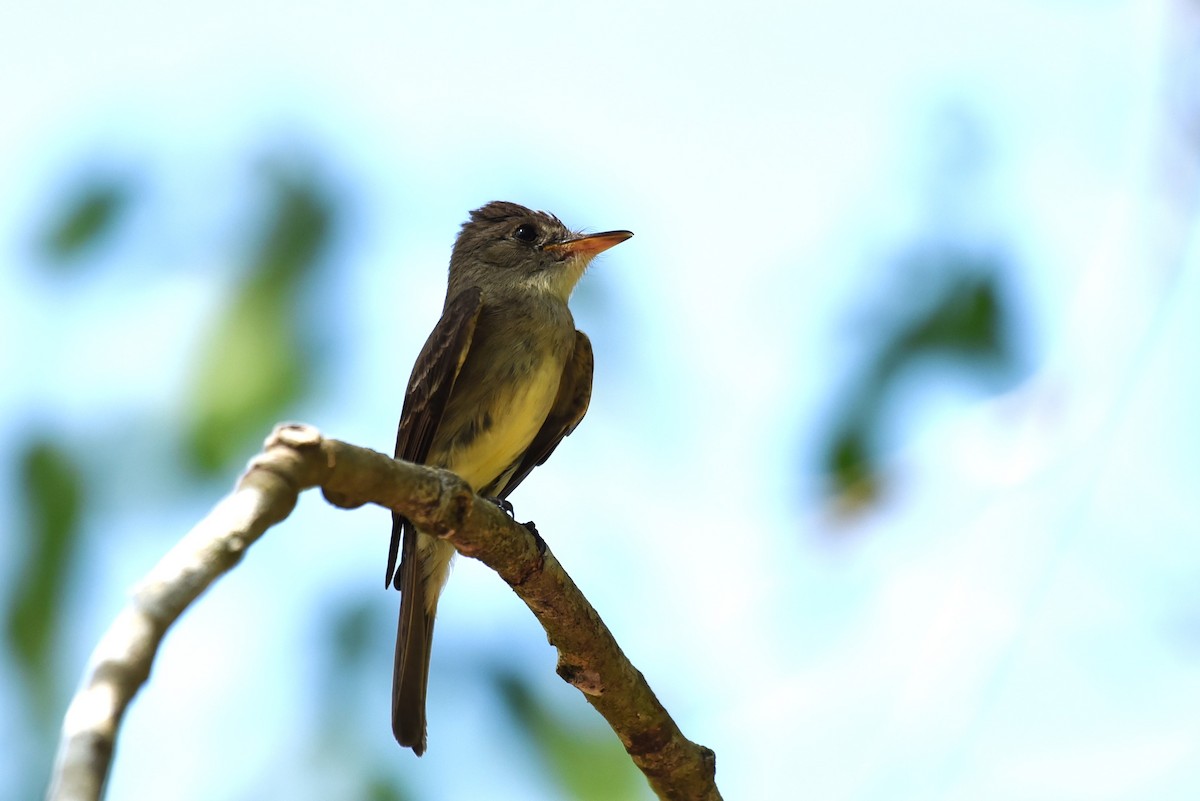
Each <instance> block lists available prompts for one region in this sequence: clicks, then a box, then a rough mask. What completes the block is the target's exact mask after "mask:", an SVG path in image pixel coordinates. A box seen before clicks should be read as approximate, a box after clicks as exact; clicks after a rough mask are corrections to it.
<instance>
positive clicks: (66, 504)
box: [6, 439, 83, 724]
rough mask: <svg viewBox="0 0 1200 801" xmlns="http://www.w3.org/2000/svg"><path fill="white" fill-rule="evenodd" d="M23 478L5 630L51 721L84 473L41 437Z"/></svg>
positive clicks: (28, 454)
mask: <svg viewBox="0 0 1200 801" xmlns="http://www.w3.org/2000/svg"><path fill="white" fill-rule="evenodd" d="M20 480H21V488H22V491H23V495H24V501H25V506H26V509H27V513H26V520H27V524H26V526H25V527H24V528H23V529H22V530H21V531H19V532H18V534H17V537H18V538H19V545H23V546H24V547H23V548H21V547H18V549H17V558H18V559H19V560H20V565H19V567H18V569H17V571H16V575H17V576H18V577H19V578H18V579H17V583H16V586H15V587H14V588H13V595H12V600H11V602H10V603H9V604H8V619H7V621H6V633H7V638H8V642H9V645H10V646H11V648H12V653H13V655H14V657H15V659H16V662H17V664H18V665H19V666H20V669H21V672H22V675H23V678H24V680H25V683H26V685H27V686H28V688H29V697H30V698H31V700H32V701H33V706H34V710H35V712H36V713H37V716H38V719H39V720H40V721H41V722H42V723H45V724H52V723H53V722H54V720H55V716H56V713H57V711H58V710H57V705H56V691H57V689H58V688H57V686H56V679H57V675H58V674H57V671H56V667H57V665H56V664H55V662H54V660H53V655H52V651H53V648H54V644H55V642H56V640H57V637H58V634H59V631H60V629H61V627H62V622H63V621H62V605H63V599H64V597H65V595H66V589H67V580H68V576H69V572H70V569H71V564H72V563H73V562H74V558H75V552H76V550H77V547H78V543H79V520H80V512H81V508H82V506H83V478H82V474H81V471H80V470H79V468H78V467H77V465H76V464H75V463H74V461H73V460H72V459H71V456H70V454H69V453H68V452H67V451H66V450H65V449H64V448H62V447H60V446H59V445H57V444H56V443H54V442H53V441H51V440H48V439H37V440H33V441H31V442H30V443H29V444H27V445H26V446H25V450H24V453H22V454H21V459H20Z"/></svg>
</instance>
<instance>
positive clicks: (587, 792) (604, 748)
mask: <svg viewBox="0 0 1200 801" xmlns="http://www.w3.org/2000/svg"><path fill="white" fill-rule="evenodd" d="M492 678H493V681H494V682H495V684H496V687H497V689H498V690H499V692H500V696H501V698H502V699H503V700H504V703H505V706H507V707H508V709H509V712H510V713H511V714H512V716H513V718H514V719H515V720H516V721H517V725H518V727H519V728H520V730H521V731H522V733H524V734H525V735H526V736H527V737H528V739H529V741H530V743H531V744H532V745H533V746H534V748H535V750H536V751H537V754H538V756H539V757H540V758H541V760H542V762H543V764H544V765H545V766H546V768H547V769H548V771H549V773H550V775H552V776H553V777H554V779H555V780H556V781H557V782H558V785H559V787H560V788H561V790H562V793H563V797H564V798H573V799H577V801H629V800H630V799H634V798H644V797H646V796H647V794H648V789H647V785H646V780H645V778H644V777H643V776H642V775H641V773H640V772H639V771H638V770H637V768H636V767H634V764H633V762H632V760H630V758H629V754H627V753H625V749H624V748H623V747H622V746H621V742H620V741H619V740H618V739H617V736H616V735H615V734H613V732H612V730H611V729H609V728H608V727H607V726H602V725H589V724H584V723H581V722H578V721H573V720H567V719H565V718H564V717H563V716H561V715H560V714H558V713H557V711H556V710H555V709H553V708H552V707H551V706H550V705H549V704H546V703H545V702H543V701H542V700H541V699H539V698H538V697H537V696H536V695H535V694H534V693H533V691H532V690H531V689H530V687H529V685H528V683H526V682H525V680H524V679H522V678H521V677H520V676H519V675H517V674H516V673H513V672H511V671H507V670H503V669H500V670H497V671H495V673H494V674H493V676H492Z"/></svg>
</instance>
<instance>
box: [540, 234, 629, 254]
mask: <svg viewBox="0 0 1200 801" xmlns="http://www.w3.org/2000/svg"><path fill="white" fill-rule="evenodd" d="M631 236H633V231H605V232H604V233H602V234H588V235H587V236H577V237H575V238H574V239H568V240H567V241H566V242H557V243H555V244H553V245H546V247H545V248H543V249H544V250H548V251H550V252H551V253H554V254H556V255H558V256H560V257H561V258H564V259H565V258H568V257H571V256H574V257H576V258H579V257H582V258H584V259H590V258H592V257H593V256H595V255H596V254H597V253H603V252H604V251H606V250H608V249H609V248H611V247H613V246H614V245H619V244H621V243H622V242H624V241H625V240H626V239H628V238H629V237H631Z"/></svg>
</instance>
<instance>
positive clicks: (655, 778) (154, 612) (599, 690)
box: [47, 425, 720, 801]
mask: <svg viewBox="0 0 1200 801" xmlns="http://www.w3.org/2000/svg"><path fill="white" fill-rule="evenodd" d="M318 486H319V487H321V488H322V490H323V492H324V494H325V497H326V499H328V500H329V501H330V502H331V503H333V504H335V505H337V506H341V507H343V508H348V509H350V508H356V507H358V506H362V505H363V504H366V503H375V504H379V505H380V506H385V507H387V508H389V509H392V510H394V511H396V512H399V513H400V514H403V515H404V516H405V517H408V518H409V519H410V520H412V521H413V522H414V523H416V524H417V525H418V526H419V527H420V528H421V530H422V531H425V532H427V533H430V534H435V535H438V536H441V537H444V538H445V539H446V540H447V541H449V542H450V543H452V544H453V545H454V547H455V548H457V549H458V550H459V551H460V552H461V553H463V554H464V555H466V556H470V557H472V558H475V559H478V560H480V561H481V562H483V563H484V564H486V565H487V566H488V567H490V568H492V569H493V570H495V571H496V572H497V573H499V574H500V577H501V578H503V579H504V581H505V582H507V583H508V585H509V586H510V587H512V588H513V591H514V592H515V593H516V594H517V595H518V596H520V598H521V600H523V601H524V602H525V603H526V605H528V606H529V608H530V610H532V611H533V613H534V615H535V616H536V617H537V619H538V620H539V621H540V622H541V624H542V626H543V627H544V628H545V629H546V634H547V636H548V637H549V639H550V643H551V644H552V645H554V646H555V647H556V648H557V649H558V667H557V672H558V675H559V676H561V677H562V678H563V679H564V680H566V681H567V682H569V683H571V684H573V685H574V686H575V687H576V688H578V689H579V691H580V692H582V693H583V694H584V697H585V698H587V700H588V703H590V704H591V705H592V706H593V707H595V708H596V710H597V711H598V712H599V713H600V714H601V715H603V716H604V719H605V720H607V721H608V723H609V725H610V726H612V729H613V731H614V732H616V734H617V736H618V737H619V738H620V739H621V742H622V744H624V746H625V750H626V751H628V752H629V755H630V757H632V759H633V761H634V764H636V765H637V766H638V768H639V769H640V770H641V771H642V772H643V773H644V774H645V775H646V779H647V780H648V781H649V782H650V786H651V788H652V789H653V790H654V792H655V793H656V794H657V795H658V797H659V798H662V799H699V800H708V801H714V800H715V799H719V798H720V793H719V792H718V790H717V787H716V784H715V771H716V758H715V756H714V754H713V752H712V751H710V750H709V749H707V748H705V747H704V746H701V745H697V744H695V743H693V742H691V741H689V740H688V739H687V738H685V737H684V736H683V734H682V733H681V732H680V731H679V727H678V726H676V725H675V722H674V721H673V720H672V719H671V717H670V716H669V715H668V714H667V712H666V710H665V709H663V707H662V704H660V703H659V701H658V699H657V698H656V697H655V696H654V692H653V691H652V690H651V689H650V687H649V685H648V684H646V681H645V679H644V678H643V676H642V674H641V673H640V672H639V671H638V670H637V669H636V668H635V667H634V666H633V665H632V664H630V662H629V660H628V659H627V658H626V657H625V654H624V653H622V652H621V649H620V646H618V645H617V642H616V640H615V639H614V638H613V636H612V633H611V632H610V631H609V630H608V627H607V626H605V625H604V622H603V621H601V620H600V616H599V615H598V614H597V613H596V610H595V609H593V608H592V606H591V604H589V603H588V601H587V599H586V598H584V596H583V594H582V593H581V592H580V591H579V588H578V587H576V586H575V583H574V582H573V581H572V580H571V577H570V576H568V575H567V573H566V571H565V570H563V568H562V566H561V565H560V564H559V563H558V560H557V559H555V558H554V555H553V554H552V553H550V550H549V548H547V547H546V546H545V543H543V542H541V541H540V540H539V539H537V538H535V537H534V536H533V535H532V534H530V532H529V531H527V530H526V529H525V528H524V527H523V526H521V525H519V524H517V523H515V522H514V521H513V520H511V519H510V518H509V517H508V516H507V515H505V514H504V513H503V512H502V511H500V510H499V509H497V508H496V506H495V505H494V504H493V503H491V502H489V501H486V500H484V499H482V498H479V497H478V496H476V495H475V494H474V493H473V492H472V491H471V489H470V487H468V486H467V485H466V484H465V483H464V482H463V481H462V479H460V478H458V477H457V476H455V475H454V474H453V473H450V472H447V471H445V470H436V469H433V468H428V467H423V466H420V465H414V464H411V463H408V462H403V461H397V460H394V459H392V458H390V457H388V456H385V455H383V454H381V453H377V452H376V451H373V450H369V449H367V448H361V447H358V446H355V445H349V444H347V443H344V442H339V441H338V440H334V439H325V438H324V437H322V436H321V434H320V432H319V431H317V430H316V429H314V428H312V427H310V426H304V425H283V426H279V427H277V428H276V429H275V431H274V432H272V434H271V436H270V437H269V438H268V439H267V442H266V445H265V448H264V450H263V452H262V453H261V454H259V455H258V456H257V457H255V458H254V459H253V460H252V461H251V462H250V465H249V467H248V468H247V470H246V472H245V473H244V474H243V475H242V477H241V479H240V480H239V481H238V484H237V487H236V488H235V489H234V492H233V494H232V495H230V496H228V497H226V498H225V499H224V500H222V501H221V502H220V503H219V504H217V506H216V507H215V508H214V509H213V510H212V512H210V513H209V515H208V516H207V517H206V518H204V519H203V520H201V521H200V523H199V524H197V525H196V527H195V528H193V529H192V530H191V532H189V533H188V535H187V536H186V537H184V539H183V540H181V541H180V542H179V544H178V545H176V546H175V547H174V548H172V549H171V551H170V552H168V553H167V555H166V556H165V557H164V558H163V559H162V561H160V562H159V563H158V564H157V565H156V566H155V567H154V568H153V569H152V570H151V571H150V573H149V575H147V576H146V578H145V579H144V580H143V581H142V582H141V584H140V585H138V587H137V588H136V589H135V590H134V592H133V595H132V597H131V598H130V600H129V603H128V604H127V605H126V607H125V609H124V610H122V611H121V613H120V614H119V615H118V616H117V619H116V620H115V621H113V624H112V626H111V627H110V628H109V630H108V631H107V632H106V633H105V634H104V636H103V637H102V638H101V640H100V643H99V644H98V645H97V646H96V650H95V651H94V652H93V653H92V658H91V661H90V663H89V666H88V669H87V671H86V673H85V675H84V680H83V683H82V685H81V687H80V689H79V691H78V692H77V693H76V695H75V697H74V699H72V701H71V705H70V707H69V708H68V709H67V713H66V716H65V718H64V721H63V730H62V738H61V740H60V741H59V747H58V754H57V756H56V758H55V765H54V773H53V775H52V776H51V782H50V789H49V791H48V793H47V798H48V799H51V801H68V799H69V800H70V801H77V800H81V799H88V800H89V801H91V800H95V799H100V798H101V797H102V796H103V793H104V785H105V782H106V781H107V779H108V774H109V770H110V768H111V765H112V758H113V752H114V749H115V746H116V739H117V733H118V731H119V729H120V725H121V719H122V718H123V716H124V714H125V710H126V708H127V707H128V706H129V703H130V701H132V699H133V696H134V695H135V694H136V693H137V691H138V690H139V689H140V688H141V686H142V685H143V684H145V682H146V680H147V679H148V678H149V675H150V667H151V664H152V662H153V660H154V655H155V653H156V652H157V651H158V646H159V643H161V641H162V638H163V636H164V635H165V634H166V631H167V629H168V628H169V627H170V626H171V624H172V623H174V622H175V620H176V619H177V618H178V617H179V616H180V615H181V614H182V613H183V611H184V610H185V609H187V607H188V606H189V605H191V604H192V603H193V602H194V601H195V600H196V599H197V598H198V597H199V596H200V594H201V593H202V592H204V590H205V589H207V588H208V586H209V585H210V584H212V583H213V582H214V581H215V580H216V579H217V578H218V577H219V576H221V575H222V574H223V573H225V572H226V571H228V570H230V569H232V568H233V567H234V566H235V565H236V564H237V563H238V562H239V561H240V560H241V558H242V554H244V553H245V551H246V549H247V548H248V547H249V546H250V545H252V544H253V543H254V542H255V541H256V540H257V539H258V538H259V537H260V536H261V535H262V534H263V532H264V531H266V530H267V529H268V528H269V527H271V526H272V525H274V524H276V523H278V522H280V521H281V520H283V519H284V518H286V517H287V516H288V514H290V513H291V511H292V509H293V508H294V507H295V505H296V499H297V496H298V494H299V493H300V492H301V491H302V490H305V489H308V488H310V487H318Z"/></svg>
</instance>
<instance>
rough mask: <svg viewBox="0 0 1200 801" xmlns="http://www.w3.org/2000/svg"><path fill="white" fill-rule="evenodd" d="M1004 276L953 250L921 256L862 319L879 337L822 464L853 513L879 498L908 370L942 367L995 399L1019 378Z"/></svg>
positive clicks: (993, 265) (996, 265)
mask: <svg viewBox="0 0 1200 801" xmlns="http://www.w3.org/2000/svg"><path fill="white" fill-rule="evenodd" d="M1006 271H1007V265H1005V264H1003V262H1002V261H1001V260H1000V258H999V257H994V256H993V257H986V258H981V257H978V256H974V255H971V254H965V253H962V252H959V251H956V250H953V249H935V250H931V251H929V252H921V253H918V254H917V255H915V256H913V257H911V258H910V259H909V260H908V261H907V262H906V263H904V264H902V265H901V269H900V271H899V272H900V274H901V275H902V277H903V278H904V280H905V283H906V286H905V287H904V291H900V292H892V293H890V294H889V297H888V298H887V302H886V304H880V308H876V309H870V310H868V312H867V313H866V314H865V315H864V316H866V317H867V318H868V319H870V320H872V321H880V322H881V325H880V327H879V329H878V330H879V334H878V335H877V338H876V340H875V341H874V342H873V343H872V344H871V347H870V350H869V352H868V355H867V358H866V359H865V360H864V362H863V366H862V368H861V369H860V371H859V373H858V375H857V377H856V378H855V379H853V380H852V382H851V384H850V386H849V388H848V390H847V391H845V392H844V393H843V394H842V397H841V398H840V399H839V401H838V402H837V403H836V405H835V406H836V408H837V409H838V413H837V416H836V418H835V420H834V422H833V425H832V426H831V431H832V436H831V437H830V439H829V440H828V442H827V444H826V446H825V447H824V448H823V450H822V454H821V457H820V459H821V469H822V472H823V474H824V475H825V476H826V480H827V481H828V483H829V485H830V486H829V490H830V491H831V492H832V493H834V494H835V495H837V496H838V497H840V498H841V499H842V500H843V501H844V502H846V503H847V504H848V505H849V506H852V507H853V506H857V505H859V504H860V503H865V502H869V501H870V500H872V499H873V498H874V497H875V496H876V494H877V493H878V490H879V487H880V476H879V465H878V459H879V450H880V438H881V429H882V427H883V423H884V421H885V420H888V419H890V417H891V413H890V409H889V403H890V401H891V399H892V397H893V394H894V391H895V389H896V387H897V386H898V384H899V383H900V381H901V379H902V378H903V377H904V374H905V372H906V371H907V370H909V369H910V368H912V367H913V366H915V365H917V364H935V365H936V364H941V365H945V366H946V367H947V368H948V371H947V372H948V373H951V372H952V373H953V375H954V376H955V377H956V378H959V379H961V378H964V377H965V378H967V379H968V380H971V381H973V382H975V383H976V384H977V385H979V386H981V387H982V388H984V389H986V390H991V391H999V390H1002V389H1005V388H1007V387H1009V386H1011V385H1012V384H1013V383H1014V382H1015V381H1016V380H1017V379H1018V378H1020V376H1021V375H1022V372H1023V371H1022V366H1023V365H1022V363H1021V359H1020V358H1019V356H1018V354H1017V349H1016V346H1015V344H1014V341H1013V339H1014V338H1013V331H1014V322H1013V299H1012V298H1011V297H1010V296H1009V294H1008V293H1006V292H1005V291H1004V288H1003V285H1002V284H1001V282H1000V279H999V277H998V276H1000V275H1003V274H1004V273H1005V272H1006ZM897 299H900V300H897ZM897 304H899V307H898V308H897Z"/></svg>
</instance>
